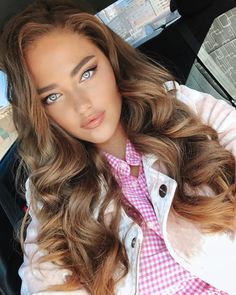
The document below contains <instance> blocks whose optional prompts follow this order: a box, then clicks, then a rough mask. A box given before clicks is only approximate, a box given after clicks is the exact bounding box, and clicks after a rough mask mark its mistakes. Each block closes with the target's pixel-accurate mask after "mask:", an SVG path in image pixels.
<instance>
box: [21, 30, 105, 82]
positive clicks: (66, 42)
mask: <svg viewBox="0 0 236 295" xmlns="http://www.w3.org/2000/svg"><path fill="white" fill-rule="evenodd" d="M88 55H94V56H96V57H101V58H103V59H104V55H103V53H102V52H101V50H100V49H99V48H98V47H97V46H96V45H95V44H94V43H93V42H92V41H90V40H89V39H88V38H87V37H85V36H83V35H81V34H77V33H74V32H68V31H59V30H55V31H52V32H49V33H46V34H44V35H43V36H41V37H39V38H38V39H36V40H35V41H33V42H32V44H31V45H30V46H29V47H28V48H27V50H26V52H25V60H26V64H27V67H28V69H29V72H30V74H31V76H32V77H33V79H34V80H35V81H36V82H38V83H36V84H41V83H44V81H51V80H52V78H58V79H59V78H60V76H59V73H65V74H68V73H70V72H71V69H73V68H74V67H75V65H76V64H77V63H78V62H79V61H80V60H82V59H83V58H84V57H85V56H88Z"/></svg>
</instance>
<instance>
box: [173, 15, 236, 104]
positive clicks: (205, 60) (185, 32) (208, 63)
mask: <svg viewBox="0 0 236 295" xmlns="http://www.w3.org/2000/svg"><path fill="white" fill-rule="evenodd" d="M178 31H179V33H180V34H181V35H182V37H183V38H184V40H185V41H186V43H187V44H188V45H189V46H190V48H191V49H192V50H193V52H194V54H195V55H196V58H197V59H198V60H199V62H200V63H201V65H202V66H203V67H204V68H205V70H206V71H207V72H208V73H209V74H210V75H211V77H212V78H213V80H214V81H215V82H216V83H217V84H218V85H219V87H220V88H221V89H222V90H223V91H224V93H225V94H226V95H227V98H226V99H227V100H229V101H230V103H231V104H232V105H233V106H235V107H236V88H235V86H234V85H233V84H232V83H231V82H229V80H228V78H227V77H226V76H225V74H224V73H223V72H222V70H221V69H220V67H219V66H218V65H217V64H216V63H215V61H214V60H213V58H212V57H211V56H210V55H209V54H208V52H207V51H206V50H205V49H204V48H203V46H201V44H200V43H199V41H198V40H197V39H196V38H195V36H194V35H193V33H192V32H191V30H190V29H189V27H188V26H187V24H186V23H185V22H184V20H183V19H182V22H181V23H179V26H178Z"/></svg>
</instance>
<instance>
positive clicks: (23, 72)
mask: <svg viewBox="0 0 236 295" xmlns="http://www.w3.org/2000/svg"><path fill="white" fill-rule="evenodd" d="M45 3H47V2H46V1H44V2H35V3H34V4H32V5H31V6H29V7H28V8H27V9H25V10H24V11H23V12H21V13H20V14H19V15H17V16H16V17H14V18H13V19H12V20H11V21H10V22H9V23H8V24H7V26H6V27H5V29H4V33H3V36H2V47H1V53H2V57H3V58H2V62H1V63H2V67H3V70H4V71H5V72H6V74H7V76H8V90H9V91H8V93H9V99H10V101H11V103H12V107H13V119H14V123H15V126H16V129H17V131H18V139H19V143H20V144H19V152H20V155H21V157H22V164H23V165H25V167H26V168H27V171H28V173H29V174H30V180H31V203H32V204H31V205H32V207H33V209H34V211H35V214H36V216H37V218H38V222H39V225H40V226H39V235H38V238H37V243H38V246H39V249H42V250H47V253H48V254H47V255H45V256H44V257H42V258H41V260H45V261H48V260H50V261H54V262H55V263H58V265H59V266H61V267H66V268H68V269H70V270H71V271H72V276H71V277H70V279H69V281H68V283H67V284H65V285H63V286H62V287H61V289H63V288H64V289H68V288H74V287H76V286H77V285H78V284H79V283H82V284H83V285H84V286H85V288H86V289H87V290H88V291H89V292H90V293H92V294H96V295H101V294H102V295H106V294H112V293H114V287H115V284H116V282H117V280H119V279H121V278H122V277H124V276H125V275H126V274H127V272H128V269H129V262H128V259H127V255H126V251H125V247H124V244H123V241H120V239H119V236H118V229H119V221H120V212H121V206H122V202H121V199H122V198H121V191H120V188H119V187H118V185H117V183H116V181H115V180H114V178H113V177H112V176H111V174H110V173H109V165H108V164H107V163H106V161H105V159H104V158H103V157H102V155H100V153H99V151H97V149H96V148H95V147H94V145H93V144H91V143H88V142H83V141H81V140H79V139H76V138H74V137H72V136H71V135H69V134H68V133H67V132H66V131H64V130H63V129H62V128H60V127H59V126H58V125H57V124H56V123H55V122H52V121H50V119H49V118H48V117H47V115H46V113H45V111H44V108H43V106H42V105H41V104H40V103H39V101H38V100H36V99H33V98H34V96H35V89H34V86H33V83H32V81H31V77H30V75H29V72H28V70H27V67H26V64H25V59H24V54H25V50H26V49H27V48H28V46H29V45H30V44H31V43H32V42H34V40H36V39H38V38H40V37H41V36H43V35H44V34H47V33H48V32H51V31H52V30H56V29H63V30H70V31H72V32H75V33H78V34H81V35H84V36H86V37H87V38H88V39H90V40H91V41H92V42H93V43H94V44H95V45H96V46H98V47H99V48H100V49H101V50H102V51H103V53H104V54H105V55H106V56H107V58H108V59H109V60H110V63H111V65H112V68H113V70H114V74H115V77H116V82H117V85H118V88H119V91H120V93H121V95H122V99H123V106H122V114H121V120H122V122H123V125H124V128H125V130H126V133H127V136H128V137H129V139H130V140H131V142H132V143H133V144H134V146H135V148H136V150H138V151H139V152H140V153H141V154H147V153H153V154H155V155H157V156H158V159H159V160H160V161H161V162H162V163H164V164H165V166H166V168H167V172H168V175H169V176H170V177H172V178H174V179H175V180H176V181H177V182H178V189H177V191H176V193H175V197H174V201H173V205H172V210H173V211H174V212H175V213H176V214H178V215H179V216H181V217H183V218H186V219H188V220H189V221H191V222H194V223H196V224H198V225H199V226H200V227H201V228H202V229H203V230H205V231H209V232H217V231H229V232H232V231H233V230H234V229H235V160H234V157H233V155H232V154H231V153H230V152H228V151H226V150H225V149H224V148H223V147H221V146H220V144H219V141H218V136H217V133H216V131H215V130H213V129H212V128H210V127H209V126H206V125H204V124H202V123H201V122H200V120H199V119H198V118H197V117H196V115H195V114H193V113H192V112H191V110H190V109H189V108H188V107H187V106H186V105H185V104H184V103H182V102H180V101H178V100H177V99H176V97H175V92H172V93H167V92H166V91H165V89H164V87H163V83H164V82H166V81H168V80H172V79H173V77H172V76H171V75H170V74H169V73H168V72H167V71H166V70H165V69H164V68H163V67H162V66H161V65H159V64H157V63H156V62H154V61H151V60H148V58H147V57H145V56H143V55H142V54H141V53H140V52H138V51H137V50H135V49H134V48H132V47H131V46H129V45H128V44H127V43H125V42H124V41H123V40H122V39H121V38H120V37H119V36H117V35H116V34H115V33H113V32H112V31H111V30H110V29H109V28H107V27H106V26H105V25H103V24H102V23H101V22H100V21H99V20H98V19H97V18H96V17H94V16H92V15H90V14H87V13H82V12H80V11H78V9H76V8H74V7H73V6H72V5H71V6H70V5H68V4H66V5H63V4H60V5H56V2H55V1H54V2H53V1H52V5H46V4H45ZM205 185H207V186H209V187H210V188H211V190H212V191H213V193H214V194H215V196H214V197H208V196H205V195H199V193H198V190H197V188H199V187H203V186H205ZM186 187H188V189H189V188H191V191H192V192H194V191H195V192H196V193H195V194H193V193H191V194H188V189H186ZM102 189H103V191H104V192H105V197H104V199H102V200H100V195H101V190H102ZM111 201H112V202H113V204H114V208H115V209H114V212H113V216H112V219H111V222H109V224H107V223H106V222H105V217H104V212H105V209H106V208H107V206H108V204H110V202H111ZM38 203H40V204H41V205H42V206H40V207H41V209H40V210H38V209H37V204H38ZM97 208H99V212H98V214H97V215H96V214H95V212H96V210H97ZM118 265H119V266H120V265H121V266H123V267H122V268H121V269H123V271H122V272H121V273H120V277H116V279H115V278H114V273H115V271H116V269H117V267H118ZM56 288H57V289H59V286H57V287H56Z"/></svg>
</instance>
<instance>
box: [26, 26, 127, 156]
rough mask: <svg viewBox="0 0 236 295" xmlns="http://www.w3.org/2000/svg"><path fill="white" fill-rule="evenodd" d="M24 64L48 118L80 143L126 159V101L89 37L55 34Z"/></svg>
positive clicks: (36, 44)
mask: <svg viewBox="0 0 236 295" xmlns="http://www.w3.org/2000/svg"><path fill="white" fill-rule="evenodd" d="M25 59H26V63H27V66H28V69H29V72H30V74H31V76H32V79H33V82H34V84H35V87H36V89H37V93H38V96H37V98H36V99H39V100H41V102H42V104H43V107H44V108H45V110H46V113H47V114H48V116H49V117H50V118H51V119H52V120H53V121H55V122H56V123H57V124H58V125H60V126H61V127H62V128H63V129H64V130H66V131H67V132H68V133H70V134H71V135H73V136H75V137H76V138H79V139H82V140H85V141H88V142H91V143H94V144H95V145H96V146H97V147H98V148H99V149H101V150H104V151H106V152H108V153H110V154H113V155H114V156H116V157H119V158H122V159H124V158H125V146H126V135H125V132H124V130H123V128H122V125H121V123H120V114H121V107H122V98H121V95H120V93H119V91H118V89H117V85H116V80H115V76H114V72H113V69H112V67H111V64H110V62H109V60H108V59H107V57H106V56H105V55H104V54H103V52H102V51H101V50H100V49H99V48H98V47H96V46H95V45H94V44H93V43H92V42H91V41H90V40H88V39H87V38H86V37H85V36H82V35H79V34H76V33H73V32H68V31H59V30H55V31H53V32H50V33H47V34H46V35H44V36H42V37H40V38H39V39H37V40H36V41H34V42H33V43H32V44H31V45H30V47H29V48H28V49H27V51H26V53H25Z"/></svg>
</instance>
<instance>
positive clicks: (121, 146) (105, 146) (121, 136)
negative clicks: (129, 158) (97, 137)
mask: <svg viewBox="0 0 236 295" xmlns="http://www.w3.org/2000/svg"><path fill="white" fill-rule="evenodd" d="M126 141H127V136H126V134H125V131H124V130H123V128H122V126H121V125H120V126H119V127H118V128H117V130H116V132H115V134H114V136H113V137H112V138H111V139H109V140H108V141H107V142H105V143H102V144H98V145H97V147H98V148H99V149H100V150H102V151H104V152H106V153H109V154H111V155H113V156H115V157H116V158H119V159H122V160H124V159H125V150H126Z"/></svg>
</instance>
